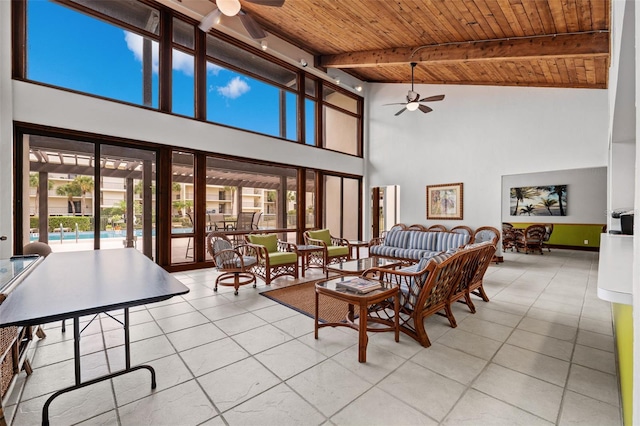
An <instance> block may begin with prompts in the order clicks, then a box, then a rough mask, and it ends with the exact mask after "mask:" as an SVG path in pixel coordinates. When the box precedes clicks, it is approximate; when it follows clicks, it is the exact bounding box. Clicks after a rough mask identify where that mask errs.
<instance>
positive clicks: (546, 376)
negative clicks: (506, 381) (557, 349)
mask: <svg viewBox="0 0 640 426" xmlns="http://www.w3.org/2000/svg"><path fill="white" fill-rule="evenodd" d="M492 362H494V363H496V364H498V365H501V366H503V367H507V368H510V369H512V370H515V371H519V372H520V373H524V374H527V375H529V376H532V377H535V378H537V379H540V380H544V381H546V382H549V383H553V384H554V385H557V386H561V387H564V385H565V383H566V382H567V375H568V374H569V362H567V361H562V360H559V359H557V358H552V357H549V356H546V355H543V354H540V353H538V352H533V351H530V350H527V349H522V348H519V347H517V346H512V345H509V344H506V345H504V346H502V347H501V348H500V350H499V351H498V353H497V354H496V356H495V357H493V360H492Z"/></svg>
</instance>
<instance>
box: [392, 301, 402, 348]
mask: <svg viewBox="0 0 640 426" xmlns="http://www.w3.org/2000/svg"><path fill="white" fill-rule="evenodd" d="M393 300H394V302H393V310H394V311H395V314H394V324H393V325H394V327H395V334H396V342H399V341H400V292H398V293H396V296H395V297H394V298H393Z"/></svg>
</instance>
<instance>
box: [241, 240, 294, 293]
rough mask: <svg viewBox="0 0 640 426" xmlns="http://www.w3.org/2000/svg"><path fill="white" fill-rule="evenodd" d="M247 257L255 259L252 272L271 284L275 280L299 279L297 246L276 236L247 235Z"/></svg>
mask: <svg viewBox="0 0 640 426" xmlns="http://www.w3.org/2000/svg"><path fill="white" fill-rule="evenodd" d="M245 239H246V241H247V245H246V247H245V249H246V251H245V255H246V256H249V257H255V258H256V259H257V262H256V264H255V265H253V267H252V272H253V273H254V274H256V275H257V276H259V277H260V278H262V279H263V280H264V282H265V284H267V285H269V284H271V281H272V280H274V279H275V278H278V277H282V276H285V275H290V276H292V277H294V278H298V253H297V251H296V245H295V244H291V243H288V242H286V241H280V240H279V239H278V236H277V235H276V234H249V235H245Z"/></svg>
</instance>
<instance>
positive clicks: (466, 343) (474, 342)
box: [437, 329, 502, 360]
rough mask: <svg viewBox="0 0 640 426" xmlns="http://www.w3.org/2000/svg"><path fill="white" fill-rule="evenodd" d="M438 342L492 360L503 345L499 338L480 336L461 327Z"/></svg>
mask: <svg viewBox="0 0 640 426" xmlns="http://www.w3.org/2000/svg"><path fill="white" fill-rule="evenodd" d="M437 342H438V343H440V344H442V345H445V346H448V347H450V348H453V349H458V350H460V351H462V352H465V353H467V354H469V355H473V356H476V357H479V358H482V359H486V360H490V359H491V358H492V357H493V355H494V354H495V353H496V352H497V351H498V349H499V348H500V346H501V345H502V343H501V342H498V341H497V340H493V339H489V338H487V337H482V336H478V335H476V334H473V333H469V332H466V331H464V330H459V329H452V330H451V331H449V332H448V333H447V334H445V335H443V336H442V337H441V338H439V339H438V340H437Z"/></svg>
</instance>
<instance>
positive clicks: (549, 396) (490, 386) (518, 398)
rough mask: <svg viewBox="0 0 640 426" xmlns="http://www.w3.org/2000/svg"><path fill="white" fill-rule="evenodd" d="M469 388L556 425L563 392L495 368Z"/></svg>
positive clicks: (546, 383)
mask: <svg viewBox="0 0 640 426" xmlns="http://www.w3.org/2000/svg"><path fill="white" fill-rule="evenodd" d="M472 387H473V388H474V389H476V390H479V391H480V392H484V393H486V394H489V395H491V396H493V397H494V398H497V399H499V400H501V401H504V402H507V403H509V404H511V405H514V406H516V407H518V408H520V409H522V410H525V411H528V412H530V413H532V414H534V415H536V416H538V417H542V418H543V419H545V420H548V421H550V422H555V421H556V418H557V417H558V412H559V410H560V402H561V400H562V392H563V388H561V387H559V386H556V385H552V384H551V383H548V382H545V381H542V380H539V379H536V378H533V377H531V376H527V375H525V374H522V373H518V372H517V371H513V370H510V369H507V368H504V367H501V366H499V365H496V364H489V366H488V367H487V368H486V369H485V370H484V371H483V372H482V373H481V374H480V376H479V377H478V379H477V380H476V381H475V383H474V384H473V385H472Z"/></svg>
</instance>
